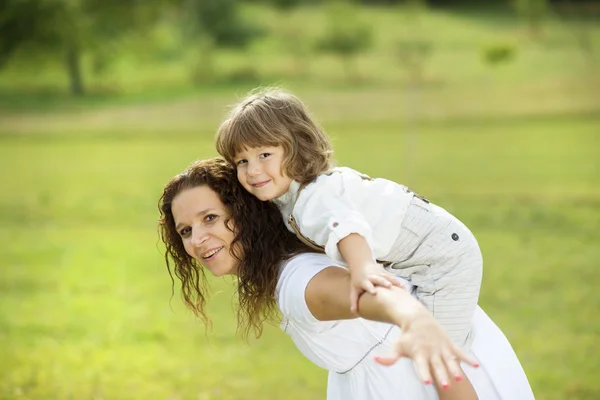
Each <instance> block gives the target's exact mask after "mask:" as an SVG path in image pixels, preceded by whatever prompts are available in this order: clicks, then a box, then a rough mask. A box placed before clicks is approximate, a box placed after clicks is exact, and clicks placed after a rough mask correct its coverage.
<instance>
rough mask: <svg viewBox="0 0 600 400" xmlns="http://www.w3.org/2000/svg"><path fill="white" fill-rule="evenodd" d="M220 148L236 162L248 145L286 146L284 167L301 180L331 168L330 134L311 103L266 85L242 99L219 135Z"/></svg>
mask: <svg viewBox="0 0 600 400" xmlns="http://www.w3.org/2000/svg"><path fill="white" fill-rule="evenodd" d="M216 142H217V143H216V145H217V151H218V152H219V154H221V156H223V157H224V158H225V159H226V160H227V161H228V162H230V163H232V164H234V163H235V161H234V158H235V155H236V154H237V153H239V152H240V151H242V150H243V149H244V148H255V147H263V146H282V147H283V149H284V151H285V157H284V161H283V170H284V171H285V173H286V175H287V176H288V177H290V178H292V179H294V180H296V181H298V182H299V183H307V182H311V181H312V180H314V179H316V177H317V176H319V175H320V174H322V173H323V172H326V171H328V170H330V169H331V167H332V158H331V155H332V153H333V151H332V149H331V143H330V142H329V138H328V137H327V135H326V134H325V132H324V130H323V129H322V128H321V127H320V126H319V125H318V124H317V122H316V121H315V120H314V119H313V118H312V116H311V115H310V112H309V111H308V109H307V107H306V106H305V105H304V103H302V101H300V99H298V98H297V97H296V96H294V95H293V94H291V93H288V92H285V91H283V90H281V89H277V88H265V89H260V90H258V91H255V92H253V93H251V94H250V95H249V96H248V97H246V98H245V99H244V100H242V101H241V102H240V103H238V104H237V105H236V106H234V108H233V109H232V110H231V112H230V113H229V115H228V117H227V119H226V120H225V121H224V122H223V123H222V124H221V126H220V127H219V130H218V131H217V135H216Z"/></svg>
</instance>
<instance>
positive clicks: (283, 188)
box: [234, 146, 292, 201]
mask: <svg viewBox="0 0 600 400" xmlns="http://www.w3.org/2000/svg"><path fill="white" fill-rule="evenodd" d="M284 156H285V151H284V150H283V147H281V146H276V147H255V148H245V149H244V150H243V151H241V152H239V153H238V154H236V155H235V158H234V161H235V163H236V165H237V176H238V180H239V181H240V183H241V184H242V186H243V187H244V188H245V189H246V190H247V191H249V192H250V193H252V194H253V195H254V196H256V197H257V198H258V199H259V200H262V201H267V200H273V199H276V198H277V197H279V196H281V195H283V194H284V193H285V192H287V191H288V190H289V188H290V183H291V182H292V179H291V178H289V177H287V176H286V175H285V172H284V171H283V170H282V166H283V159H284Z"/></svg>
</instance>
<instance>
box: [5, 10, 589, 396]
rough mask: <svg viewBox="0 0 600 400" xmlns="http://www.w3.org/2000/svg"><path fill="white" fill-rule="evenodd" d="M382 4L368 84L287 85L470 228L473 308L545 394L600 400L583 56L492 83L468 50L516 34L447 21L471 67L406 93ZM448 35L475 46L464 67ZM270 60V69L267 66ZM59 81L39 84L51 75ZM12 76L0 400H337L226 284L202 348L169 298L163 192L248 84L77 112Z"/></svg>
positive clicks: (378, 166)
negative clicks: (244, 326)
mask: <svg viewBox="0 0 600 400" xmlns="http://www.w3.org/2000/svg"><path fill="white" fill-rule="evenodd" d="M369 12H371V13H373V14H372V15H371V16H376V17H377V18H379V20H378V21H379V22H380V25H381V26H382V28H381V29H382V33H380V39H379V40H378V42H377V43H378V45H377V46H379V47H378V49H379V50H373V54H372V56H373V57H367V56H365V58H364V59H362V61H361V62H362V63H363V64H362V65H363V66H364V67H365V70H366V71H370V75H369V76H373V80H372V81H369V82H367V83H364V82H363V83H362V84H360V85H355V86H347V85H338V84H337V83H334V84H325V85H324V84H322V83H323V82H327V81H328V77H331V76H335V69H336V68H337V67H336V66H335V62H334V60H330V59H327V58H322V59H319V60H318V61H316V70H315V71H314V72H313V73H314V75H313V76H312V77H311V78H310V79H308V80H307V81H306V82H304V81H293V80H292V83H290V84H289V85H288V86H289V87H290V88H291V89H293V90H295V91H296V92H297V93H299V94H300V95H301V96H302V97H303V98H305V99H306V101H307V103H308V104H309V105H310V106H311V108H312V109H313V111H314V112H315V114H316V115H317V116H318V117H319V118H320V119H321V121H322V123H323V124H324V125H325V127H326V129H327V130H328V131H329V133H330V134H331V136H332V137H333V139H334V145H335V148H336V159H337V161H338V163H339V164H343V165H349V166H352V167H354V168H356V169H359V170H361V171H363V172H366V173H369V174H371V175H374V176H383V177H387V178H390V179H395V180H397V181H399V182H402V183H405V184H408V185H410V186H411V187H412V188H413V189H414V190H416V191H417V192H420V193H422V194H424V195H426V196H427V197H429V198H430V199H432V201H434V202H435V203H437V204H440V205H442V206H444V207H445V208H447V209H448V210H450V211H451V212H453V213H454V214H455V215H457V216H458V217H459V218H460V219H462V220H463V221H464V222H465V223H466V224H467V225H468V226H469V227H470V228H471V229H472V230H473V232H474V233H475V235H476V236H477V238H478V240H479V242H480V244H481V247H482V249H483V254H484V260H485V266H484V268H485V270H484V283H483V289H482V294H481V300H480V305H481V306H482V307H483V308H484V309H485V310H486V311H487V312H488V314H489V315H490V316H491V317H492V319H494V321H495V322H496V323H497V324H498V325H499V326H500V327H501V328H502V329H503V331H504V332H505V333H506V335H507V336H508V338H509V339H510V341H511V342H512V344H513V346H514V348H515V350H516V351H517V354H518V355H519V357H520V359H521V361H522V363H523V366H524V368H525V370H526V372H527V374H528V376H529V378H530V380H531V383H532V385H533V388H534V392H535V393H536V398H538V399H542V400H545V399H548V400H563V399H574V400H593V399H598V398H600V381H599V380H598V379H597V378H596V373H597V372H598V371H599V370H600V361H599V360H600V343H599V338H600V320H599V319H598V310H599V309H600V294H598V293H599V292H598V290H597V288H596V286H595V284H596V283H598V282H600V270H599V269H598V264H599V263H600V245H599V244H600V230H599V226H600V102H599V101H598V98H597V93H598V90H597V89H598V88H599V87H600V86H599V83H600V79H598V76H594V75H591V74H590V73H589V71H590V70H589V69H588V66H587V64H585V62H583V61H582V60H581V59H580V58H577V57H579V55H578V54H579V53H578V51H577V50H576V49H573V48H572V47H570V45H565V46H563V47H560V51H556V49H554V48H545V47H544V46H538V45H535V44H524V45H523V46H522V47H520V49H521V50H520V51H521V52H522V53H520V55H519V57H518V58H517V59H516V61H515V62H514V63H513V64H510V65H507V66H506V68H504V69H502V68H500V69H498V71H495V72H494V74H491V73H488V72H486V70H485V69H484V68H483V67H482V66H481V65H479V64H478V61H476V60H475V61H474V59H473V57H471V56H473V54H472V53H474V54H475V56H474V57H476V54H477V48H478V47H477V45H478V44H477V43H476V41H477V40H483V39H485V38H488V37H492V39H493V38H494V37H495V38H498V37H502V35H508V33H507V32H509V33H510V32H514V31H515V30H516V29H517V28H516V27H515V26H514V25H510V24H506V25H504V24H501V23H497V24H496V25H494V24H486V23H484V21H479V20H476V19H472V18H470V17H469V18H467V17H464V16H461V15H452V14H435V15H434V16H433V17H432V18H433V19H432V20H433V21H435V23H436V24H437V25H436V26H439V27H440V31H441V32H442V33H445V35H444V34H441V36H443V37H445V38H446V40H447V43H446V47H444V49H445V50H443V51H441V52H440V53H439V55H438V57H440V58H439V59H437V60H436V61H435V62H433V63H432V65H433V67H432V68H433V72H432V74H433V76H436V77H440V76H442V75H443V74H444V68H443V66H444V65H449V64H450V65H456V66H457V67H456V68H455V69H452V70H451V71H450V72H449V74H448V75H443V77H444V78H443V79H442V80H441V81H436V80H434V81H435V82H437V83H436V84H431V85H428V86H426V87H424V88H422V90H421V91H420V92H419V93H418V95H416V96H413V97H407V96H408V95H407V94H406V93H405V92H404V91H403V90H402V87H401V86H395V83H394V82H396V81H395V79H397V76H396V75H394V74H393V73H392V72H391V71H390V70H389V68H388V67H389V65H390V64H385V62H388V61H389V60H388V61H385V59H386V58H385V46H386V41H385V38H386V37H387V36H386V34H385V32H388V31H390V30H391V29H392V26H393V21H392V20H390V18H389V16H386V15H384V13H382V12H381V11H377V10H375V11H369ZM300 17H302V16H300ZM300 17H298V16H296V18H300ZM264 20H265V21H267V22H269V23H272V24H274V25H276V21H277V19H276V18H273V17H272V16H271V15H270V14H265V19H264ZM478 21H479V22H478ZM386 29H387V31H386ZM557 32H558V31H554V30H553V31H551V34H550V36H552V35H555V36H556V37H557V38H562V37H563V36H560V34H559V33H560V32H558V33H557ZM450 33H452V34H453V35H452V34H450ZM475 33H479V35H475ZM494 35H496V36H494ZM498 35H499V36H498ZM475 37H476V38H478V39H473V40H475V42H474V43H470V42H468V40H467V39H465V38H475ZM511 37H512V36H511ZM453 40H455V41H456V42H461V40H465V43H467V44H469V43H470V44H471V45H472V47H466V48H463V47H460V46H458V50H456V51H457V52H458V53H457V54H455V52H454V51H453V50H452V49H451V47H448V46H450V45H451V44H452V43H455V42H454V41H453ZM461 43H462V42H461ZM561 43H562V42H561ZM269 48H270V47H268V46H267V44H265V45H264V48H262V47H261V48H259V50H260V51H262V52H264V54H265V59H264V60H263V61H262V62H263V65H264V66H270V68H275V67H276V66H277V63H273V64H269V57H271V59H272V60H275V59H277V60H280V59H279V58H276V56H277V51H278V49H277V48H276V47H272V48H271V53H269ZM469 49H471V50H469ZM473 49H475V50H473ZM469 54H471V56H469ZM222 57H223V59H222V62H226V61H227V59H228V57H229V58H231V57H234V55H231V54H230V55H227V54H224V55H223V56H222ZM377 57H379V58H377ZM382 60H383V61H382ZM461 60H464V61H463V62H461ZM229 61H230V62H231V63H233V64H235V61H231V60H229ZM238 61H239V57H238ZM282 63H283V65H284V67H282V68H284V69H285V62H283V61H282ZM386 65H387V66H386ZM157 68H158V67H157ZM265 68H266V69H264V70H262V69H261V70H260V71H263V72H264V76H270V74H275V75H277V74H278V72H277V73H276V72H273V71H269V69H268V68H267V67H265ZM157 71H159V69H156V70H155V71H154V73H155V74H158V72H157ZM540 71H541V72H540ZM378 72H382V73H381V74H379V73H378ZM52 74H53V73H50V72H49V73H48V74H47V75H46V76H40V77H37V78H32V80H33V81H35V79H39V82H41V83H40V84H41V85H42V86H43V85H45V83H44V79H47V82H49V84H53V83H56V82H58V81H57V78H56V77H52ZM123 74H125V75H123V76H130V77H132V79H134V78H133V77H134V75H127V74H126V73H125V72H123ZM41 75H44V74H41ZM151 75H152V73H151V71H150V70H149V71H145V72H144V73H142V74H140V76H139V77H138V78H139V81H138V82H137V83H136V85H137V84H139V85H143V84H144V81H143V79H142V78H143V77H144V76H145V77H150V76H151ZM15 76H16V75H15V72H14V71H12V72H11V71H8V72H6V74H5V75H4V77H3V76H2V75H0V87H1V88H3V90H4V92H3V93H4V97H2V99H0V103H2V104H5V105H6V107H4V109H3V111H0V170H2V171H3V173H2V193H1V194H0V260H1V263H2V264H1V266H0V268H1V273H0V296H1V301H0V399H6V400H9V399H10V400H13V399H15V400H16V399H73V400H75V399H94V400H99V399H111V400H112V399H116V400H120V399H123V400H125V399H127V400H128V399H170V400H180V399H181V400H184V399H190V400H191V399H193V400H196V399H198V400H205V399H228V400H233V399H280V398H287V399H290V400H293V399H312V398H324V392H325V385H326V372H325V371H322V370H320V369H318V368H317V367H316V366H314V365H312V364H310V363H309V362H308V361H306V360H304V359H303V358H302V356H301V355H300V354H299V353H298V351H297V350H296V349H295V348H294V346H293V344H292V343H291V341H290V340H289V339H288V338H287V337H286V336H285V335H284V333H283V332H281V331H280V330H279V329H278V327H277V326H274V327H270V328H269V329H267V330H266V332H265V334H264V336H263V337H262V338H261V339H260V340H253V341H251V343H250V344H247V343H245V342H243V341H242V340H241V339H240V338H239V337H238V336H236V329H235V320H234V314H233V312H232V304H233V302H232V291H231V286H232V285H231V284H232V282H233V280H232V279H231V278H224V279H213V280H212V283H213V285H212V287H213V289H214V290H213V292H212V297H211V301H210V306H209V310H210V313H211V315H212V317H213V321H214V329H213V331H212V332H210V333H209V334H208V336H206V334H205V329H204V327H203V325H202V324H200V323H199V322H198V321H197V320H195V319H194V318H193V317H192V315H191V314H190V313H189V312H188V311H186V310H185V309H184V308H183V306H182V305H181V302H180V300H179V298H178V296H177V292H176V294H175V296H174V297H173V299H171V282H170V280H169V277H168V274H167V272H166V270H165V268H164V263H163V261H162V256H161V246H160V245H159V243H158V237H157V233H156V219H157V208H156V203H157V200H158V196H159V194H160V192H161V189H162V186H163V185H164V184H165V183H166V181H167V180H168V179H170V177H172V176H173V175H174V174H176V173H178V172H179V171H180V170H182V169H183V168H184V167H185V166H186V165H187V164H189V163H190V162H191V161H192V160H194V159H196V158H203V157H208V156H213V155H215V154H216V153H215V151H214V149H213V133H214V130H215V128H216V126H217V125H218V123H219V120H220V118H221V117H222V116H223V114H224V109H225V106H226V105H227V104H231V103H232V102H233V101H234V100H235V98H236V95H239V94H242V93H244V92H245V90H246V89H248V86H247V85H246V86H243V87H242V86H240V87H236V86H228V87H226V88H215V89H214V90H212V91H211V90H204V91H202V92H201V93H199V94H198V93H195V94H194V93H191V94H190V93H186V94H185V96H179V97H178V96H168V98H167V97H160V96H159V98H158V99H156V100H153V101H152V102H148V101H143V100H137V99H133V100H127V101H123V100H122V99H110V98H109V99H108V100H102V101H101V102H99V103H94V102H93V101H92V102H91V103H90V104H84V105H77V106H76V104H75V103H73V102H72V101H70V100H66V103H65V102H63V103H61V101H62V100H60V99H58V100H57V99H56V98H53V97H51V99H52V98H53V99H55V100H56V101H57V102H58V103H59V104H62V106H65V104H66V105H68V106H69V108H68V109H67V110H63V109H61V108H60V107H57V106H56V104H51V102H48V101H47V100H46V101H41V102H39V103H36V104H35V106H27V104H25V103H26V101H27V97H23V96H20V97H19V96H17V97H14V96H15V95H14V93H17V91H18V90H17V89H18V88H19V86H18V85H19V81H18V79H17V80H15ZM119 76H121V75H119ZM177 76H179V75H177ZM167 78H168V77H167ZM148 79H150V78H148ZM173 79H174V80H176V81H177V82H180V83H181V82H182V81H181V80H177V79H179V78H173ZM398 79H399V78H398ZM440 79H441V78H440ZM124 80H126V79H125V78H124ZM264 80H266V78H264V79H263V81H264ZM165 82H166V83H165V85H167V84H168V82H169V80H168V79H167V80H166V81H165ZM21 83H23V82H21ZM56 84H57V85H58V83H56ZM133 86H135V85H133ZM133 86H132V87H133ZM7 93H8V94H7ZM11 96H13V97H11ZM0 97H1V96H0ZM11 99H12V100H11ZM13 100H14V103H12V104H9V103H11V102H12V101H13ZM33 102H34V103H35V101H33ZM408 102H410V104H409V103H408ZM415 102H418V103H417V104H415ZM67 103H68V104H67ZM15 104H20V105H18V106H16V105H15ZM62 106H61V107H62ZM71 106H73V107H71ZM75 106H76V107H75ZM410 110H418V118H419V120H418V121H415V115H414V114H413V113H411V111H410Z"/></svg>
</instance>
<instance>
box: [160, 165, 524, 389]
mask: <svg viewBox="0 0 600 400" xmlns="http://www.w3.org/2000/svg"><path fill="white" fill-rule="evenodd" d="M159 208H160V212H161V220H160V233H161V237H162V240H163V242H164V243H165V245H166V254H165V259H166V262H167V266H168V267H169V271H171V262H172V263H173V264H174V266H173V272H174V273H175V275H176V276H177V277H178V278H179V279H180V280H181V282H182V294H183V298H184V301H185V303H186V304H187V305H188V306H189V307H190V308H191V309H192V310H193V311H194V312H196V314H197V315H199V316H200V317H202V318H203V319H204V320H205V321H207V322H208V318H207V316H206V314H205V313H204V304H205V301H206V299H205V295H204V293H205V290H204V289H205V285H206V282H205V275H204V268H206V269H208V270H209V271H210V272H211V273H212V274H213V275H216V276H222V275H226V274H233V275H237V277H238V288H237V290H238V294H239V309H238V324H239V326H240V328H241V331H242V332H243V333H244V334H245V335H248V334H249V333H250V331H254V332H255V333H256V334H257V335H260V333H261V331H262V323H263V322H264V321H265V320H267V319H272V318H274V317H275V316H276V310H277V308H279V310H280V311H281V313H282V315H283V323H282V328H283V329H284V330H285V331H286V332H287V333H288V334H289V335H290V336H291V337H292V339H293V340H294V342H295V343H296V346H297V347H298V349H299V350H300V351H301V352H302V353H303V354H304V355H305V356H306V357H308V358H309V359H310V360H311V361H313V362H314V363H315V364H317V365H319V366H321V367H323V368H325V369H327V370H329V371H330V373H329V384H328V394H327V398H328V399H329V400H332V399H335V400H337V399H340V400H341V399H382V400H384V399H436V398H438V395H439V398H442V399H476V398H477V397H479V398H480V399H532V398H533V395H532V394H531V389H530V388H529V384H528V382H527V379H526V377H525V374H524V373H523V371H522V369H521V367H520V364H519V362H518V360H517V358H516V356H515V355H514V352H513V351H512V349H511V347H510V344H508V342H507V341H506V339H505V338H504V336H503V335H502V333H501V332H500V331H499V330H498V328H497V327H496V326H495V325H494V324H493V323H492V322H491V321H490V320H489V318H487V316H485V314H483V312H482V311H481V310H478V312H477V313H476V315H475V318H474V321H473V324H474V326H475V333H474V335H475V336H474V341H473V347H472V352H473V354H474V355H475V356H476V357H477V358H479V360H480V362H481V364H482V366H481V367H480V368H473V367H470V366H469V365H467V363H469V364H471V365H477V361H475V360H474V359H473V358H472V357H471V356H469V355H466V354H464V353H463V352H462V351H461V350H460V349H458V348H457V347H456V346H454V345H453V344H452V342H451V340H450V339H449V337H448V336H447V335H446V334H445V332H444V331H443V329H442V328H441V327H440V325H439V324H438V323H437V322H436V321H435V320H434V319H433V317H432V316H431V314H430V313H429V312H427V310H426V309H425V308H424V307H423V306H422V305H421V304H420V303H419V302H418V301H417V300H415V299H414V298H413V297H412V296H411V294H410V291H409V290H403V289H400V288H391V289H387V288H378V289H377V292H376V294H375V295H372V294H368V293H367V294H363V295H362V296H361V297H360V299H359V308H358V309H359V316H360V317H362V318H357V316H356V315H353V314H351V313H350V311H349V308H350V304H349V293H350V281H349V273H348V272H347V270H346V269H344V268H341V267H338V266H336V265H335V263H334V262H333V261H332V260H331V259H329V258H327V257H326V256H325V255H322V254H315V253H310V252H309V249H307V248H305V247H303V245H302V244H300V243H299V242H298V241H297V240H296V238H295V236H293V234H291V233H289V232H288V231H287V229H286V227H285V225H284V223H283V221H282V219H281V216H280V214H279V212H278V210H277V209H276V207H275V206H273V205H272V204H270V203H267V202H260V201H259V200H257V199H256V198H254V197H253V196H252V195H251V194H249V193H248V192H246V191H245V190H244V189H243V188H242V187H241V186H240V185H239V184H238V182H237V179H236V172H235V170H234V169H233V168H232V167H231V166H229V165H228V164H227V163H226V162H225V161H223V160H220V159H211V160H206V161H201V162H197V163H195V164H193V165H192V166H191V167H190V168H188V169H187V170H186V171H184V172H183V173H181V174H179V175H178V176H176V177H175V178H173V179H172V180H171V181H170V182H169V183H168V184H167V185H166V187H165V189H164V192H163V195H162V197H161V200H160V203H159ZM409 289H410V288H409ZM367 319H369V320H371V321H368V320H367ZM400 331H402V334H400ZM486 349H494V351H489V350H486ZM400 357H408V358H411V359H412V362H411V361H410V360H408V358H400ZM459 361H464V362H465V363H463V366H464V368H465V371H464V372H465V373H466V377H467V379H464V378H465V375H463V371H462V370H461V366H460V365H459ZM380 364H384V365H389V367H382V366H381V365H380ZM413 365H414V366H413ZM415 369H416V371H415ZM501 369H502V370H501ZM417 375H418V376H420V379H419V378H418V376H417ZM451 379H452V380H453V382H452V384H450V382H451ZM432 381H433V382H435V383H436V388H435V389H434V388H433V387H432V386H431V385H429V383H431V382H432ZM423 383H425V384H423ZM509 384H512V387H513V388H515V390H509V389H507V388H506V387H508V385H509ZM436 389H437V390H436ZM436 391H437V393H436ZM475 391H476V392H477V394H476V393H475Z"/></svg>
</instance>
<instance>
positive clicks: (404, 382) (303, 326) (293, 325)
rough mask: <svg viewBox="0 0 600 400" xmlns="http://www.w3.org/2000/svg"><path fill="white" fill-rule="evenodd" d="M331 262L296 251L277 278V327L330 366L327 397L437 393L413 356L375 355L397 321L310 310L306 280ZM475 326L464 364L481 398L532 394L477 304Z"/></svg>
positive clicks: (418, 398)
mask: <svg viewBox="0 0 600 400" xmlns="http://www.w3.org/2000/svg"><path fill="white" fill-rule="evenodd" d="M330 266H336V265H335V262H334V261H333V260H332V259H330V258H329V257H327V256H325V255H323V254H313V253H309V254H301V255H298V256H296V257H294V258H292V259H291V260H289V261H288V262H287V263H285V264H284V265H283V266H282V268H281V274H280V278H279V281H278V284H277V302H278V306H279V309H280V310H281V313H282V315H283V321H282V324H281V328H282V329H283V330H284V331H285V332H286V333H287V334H288V335H290V336H291V338H292V340H293V341H294V343H295V344H296V347H297V348H298V349H299V350H300V352H301V353H302V354H303V355H304V356H305V357H307V358H308V359H309V360H311V361H312V362H313V363H315V364H316V365H318V366H320V367H321V368H324V369H326V370H328V371H329V379H328V385H327V400H367V399H368V400H392V399H393V400H403V399H406V400H409V399H410V400H430V399H431V400H435V399H437V398H438V397H437V394H436V392H435V389H434V388H433V386H432V385H428V386H426V385H423V384H422V383H421V381H420V380H419V378H418V376H417V373H416V371H415V368H414V366H413V363H412V360H410V359H407V358H403V359H400V360H399V361H398V362H397V363H395V364H394V365H392V366H389V367H385V366H382V365H379V364H377V363H376V362H375V361H374V360H373V356H374V355H383V354H389V352H390V351H391V348H392V345H393V342H394V339H395V338H396V337H398V335H400V334H401V332H400V329H399V328H398V327H396V326H394V325H390V324H386V323H381V322H374V321H368V320H365V319H362V318H357V319H353V320H341V321H318V320H317V319H316V318H315V317H314V316H313V315H312V314H311V313H310V311H309V309H308V306H307V305H306V300H305V297H304V293H305V290H306V287H307V285H308V282H309V281H310V280H311V279H312V278H313V277H314V276H315V275H316V274H317V273H318V272H320V271H321V270H323V269H325V268H327V267H330ZM408 289H409V290H410V287H408ZM473 327H474V328H473V342H472V345H471V353H472V355H473V356H474V357H475V358H476V359H477V360H478V361H479V362H480V367H479V368H472V367H470V366H468V365H465V364H464V363H463V369H464V370H465V373H466V375H467V376H468V377H469V380H470V381H471V383H472V384H473V386H474V387H475V390H476V392H477V394H478V396H479V399H480V400H498V399H500V400H530V399H534V396H533V393H532V391H531V387H530V385H529V382H528V381H527V377H526V376H525V372H524V371H523V368H522V367H521V364H520V363H519V360H518V359H517V356H516V355H515V353H514V351H513V349H512V347H511V346H510V343H509V342H508V340H507V339H506V337H505V336H504V334H503V333H502V331H500V329H499V328H498V327H497V326H496V325H495V324H494V323H493V322H492V320H491V319H490V318H489V317H488V316H487V315H486V314H485V313H484V312H483V310H481V308H479V307H478V308H477V310H476V312H475V315H474V317H473Z"/></svg>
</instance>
